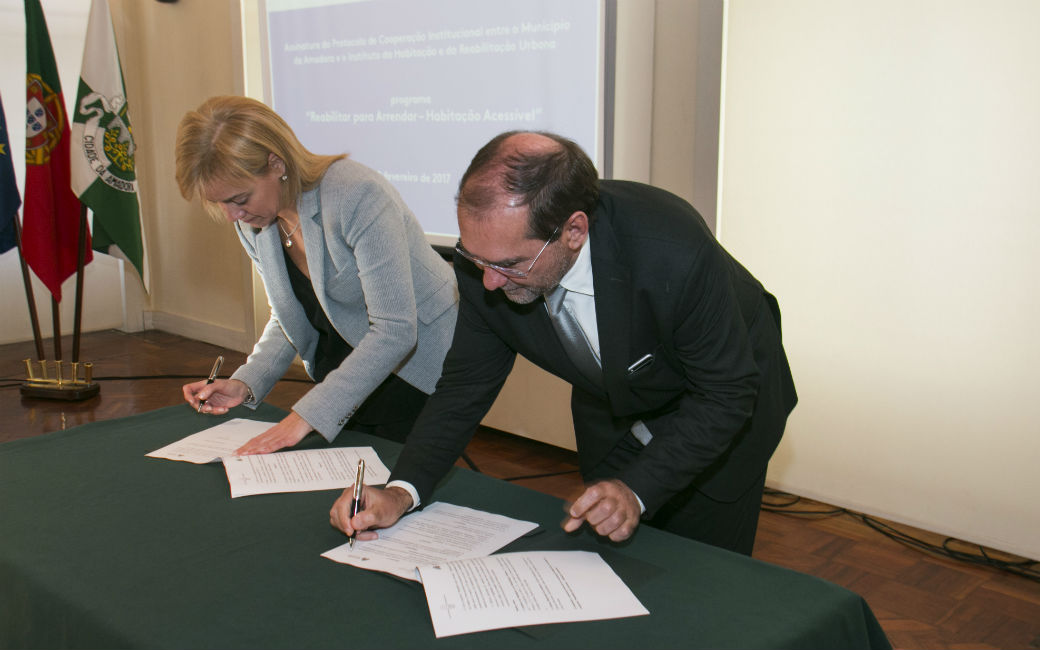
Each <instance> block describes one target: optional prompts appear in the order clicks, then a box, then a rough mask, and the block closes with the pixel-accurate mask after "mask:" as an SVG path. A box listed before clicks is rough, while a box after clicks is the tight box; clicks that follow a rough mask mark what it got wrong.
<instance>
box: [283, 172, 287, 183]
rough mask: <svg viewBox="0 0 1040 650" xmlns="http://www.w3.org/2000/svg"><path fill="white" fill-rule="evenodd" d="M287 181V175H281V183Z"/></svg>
mask: <svg viewBox="0 0 1040 650" xmlns="http://www.w3.org/2000/svg"><path fill="white" fill-rule="evenodd" d="M287 180H289V175H288V174H282V182H283V183H284V182H285V181H287Z"/></svg>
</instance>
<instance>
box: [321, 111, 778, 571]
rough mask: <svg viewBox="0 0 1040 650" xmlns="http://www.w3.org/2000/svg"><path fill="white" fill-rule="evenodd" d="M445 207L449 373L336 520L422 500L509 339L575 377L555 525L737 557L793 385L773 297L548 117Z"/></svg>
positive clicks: (673, 205) (693, 226)
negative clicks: (564, 509) (579, 482)
mask: <svg viewBox="0 0 1040 650" xmlns="http://www.w3.org/2000/svg"><path fill="white" fill-rule="evenodd" d="M458 220H459V231H460V234H461V236H460V239H459V243H458V245H457V246H456V255H455V273H456V276H457V278H458V285H459V294H460V305H459V316H458V322H457V324H456V329H455V337H454V341H453V344H452V347H451V350H450V351H449V352H448V356H447V358H446V359H445V362H444V372H443V374H442V376H441V379H440V381H439V383H438V384H437V388H436V391H435V392H434V394H433V395H432V396H431V397H430V399H429V402H428V403H427V405H426V408H425V409H424V410H423V412H422V414H421V415H420V416H419V419H418V421H417V422H416V425H415V428H414V429H413V430H412V433H411V434H410V436H409V438H408V442H407V444H406V446H405V448H404V450H403V452H402V454H401V457H400V459H399V460H398V462H397V464H396V466H395V467H394V470H393V473H392V476H391V481H390V483H388V484H387V487H386V489H384V490H368V491H366V495H367V498H366V503H365V510H364V511H362V512H361V513H359V514H358V515H356V516H354V518H353V519H351V517H350V516H349V513H348V506H349V495H348V494H347V492H345V493H344V496H343V497H341V498H340V500H339V501H337V502H336V504H335V505H334V506H333V509H332V512H331V514H330V517H331V520H332V523H333V525H334V526H336V527H338V528H340V529H342V530H343V531H344V532H346V533H348V534H351V533H354V532H355V530H357V531H366V532H362V533H360V535H361V536H360V538H361V539H366V538H368V537H373V536H375V535H374V533H373V532H372V531H371V530H370V529H376V528H382V527H386V526H389V525H391V524H392V523H394V522H395V521H397V519H398V518H399V517H400V516H401V515H402V514H404V513H405V512H407V511H408V510H409V509H411V508H414V507H415V506H416V505H418V504H420V503H425V502H428V501H429V499H430V496H431V494H432V492H433V489H434V486H435V484H436V483H437V481H439V480H440V479H441V478H442V477H443V476H444V474H445V473H446V472H447V471H448V469H449V468H450V467H451V466H452V464H453V463H454V461H455V460H456V458H458V456H459V455H460V454H461V453H462V451H463V450H464V448H465V446H466V444H467V443H468V441H469V439H470V437H471V436H472V435H473V432H474V431H475V429H476V427H477V425H478V424H479V422H480V420H481V419H482V418H483V416H484V415H485V413H486V412H487V411H488V409H489V408H490V407H491V404H492V402H493V401H494V399H495V397H496V395H497V394H498V391H499V389H500V388H501V387H502V384H503V382H504V381H505V379H506V377H507V375H508V374H509V371H510V369H511V368H512V365H513V361H514V359H515V356H516V354H517V353H520V354H522V355H524V356H525V357H527V358H528V359H530V360H531V361H532V362H534V363H535V364H537V365H539V366H541V367H542V368H544V369H545V370H547V371H549V372H551V373H553V374H555V375H557V376H559V377H561V378H563V379H565V380H566V381H568V382H570V384H571V385H572V394H571V409H572V414H573V417H574V429H575V436H576V442H577V448H578V455H579V459H580V465H581V472H582V475H583V477H584V478H585V479H586V482H587V487H586V490H585V492H584V493H583V494H582V495H581V496H580V497H579V498H578V499H577V500H576V501H575V502H574V503H573V504H571V505H570V506H569V507H568V515H569V517H568V518H567V519H566V520H565V522H564V524H563V525H564V528H565V529H566V530H576V529H577V528H579V527H580V526H581V525H583V524H585V523H587V524H588V525H590V526H591V527H592V528H593V529H594V530H595V531H596V532H597V533H598V534H600V535H603V536H606V537H609V538H610V539H612V540H614V541H620V540H624V539H626V538H628V537H629V536H630V535H632V533H633V532H634V531H635V530H636V528H637V526H638V525H639V523H640V522H641V521H642V522H645V523H648V524H649V525H652V526H656V527H659V528H664V529H666V530H670V531H673V532H676V533H678V534H680V535H684V536H687V537H691V538H693V539H697V540H701V541H704V542H707V543H710V544H714V545H717V546H720V547H723V548H728V549H731V550H735V551H738V552H741V553H745V554H750V553H751V550H752V546H753V544H754V538H755V529H756V526H757V522H758V511H759V506H760V504H761V498H762V491H763V488H764V482H765V472H766V465H767V463H768V461H769V458H770V456H771V455H772V453H773V450H774V449H775V448H776V445H777V443H778V442H779V441H780V437H781V435H782V434H783V430H784V426H785V423H786V420H787V416H788V414H789V413H790V411H791V409H792V408H794V405H795V402H796V401H797V397H796V395H795V389H794V383H793V380H792V378H791V373H790V369H789V367H788V363H787V358H786V356H785V354H784V350H783V345H782V343H781V339H780V311H779V307H778V306H777V303H776V300H775V299H774V298H773V296H771V295H770V294H769V293H768V292H766V291H765V289H763V287H762V285H761V284H760V283H759V282H758V281H757V280H756V279H755V278H754V277H752V276H751V274H750V273H748V271H747V270H746V269H744V267H742V266H741V265H740V264H739V263H738V262H737V261H736V260H734V259H733V258H732V257H730V255H729V254H728V253H727V252H726V251H725V250H723V248H722V247H721V246H720V245H719V243H718V242H717V240H716V239H715V238H714V237H713V236H712V234H711V232H710V231H709V230H708V228H707V227H706V226H705V224H704V221H703V220H702V219H701V217H700V215H698V214H697V212H696V211H695V210H694V209H693V208H692V207H691V206H690V205H689V204H688V203H686V202H685V201H683V200H682V199H680V198H678V197H676V196H674V195H672V194H669V193H668V192H665V191H663V190H660V189H656V188H653V187H650V186H647V185H643V184H639V183H631V182H624V181H609V180H603V181H601V180H599V178H598V176H597V173H596V170H595V167H594V165H593V164H592V162H591V161H590V160H589V159H588V157H587V156H586V155H585V153H584V152H583V151H582V150H581V149H580V148H579V147H578V146H577V145H576V144H574V143H573V142H571V141H569V140H566V139H564V138H561V137H559V136H555V135H552V134H546V133H529V132H511V133H505V134H502V135H500V136H497V137H496V138H494V139H493V140H491V141H490V142H489V143H488V144H487V145H485V146H484V147H483V148H482V149H481V150H480V151H479V152H478V153H477V155H476V156H475V157H474V159H473V161H472V163H471V164H470V167H469V169H468V170H467V171H466V173H465V175H464V176H463V178H462V181H461V182H460V184H459V197H458ZM561 303H562V305H563V312H564V313H563V316H560V317H558V318H561V319H564V320H560V321H558V322H559V323H560V324H559V325H557V323H555V322H554V319H553V317H551V316H550V311H551V310H552V312H553V313H554V314H555V313H556V310H557V309H559V305H560V304H561ZM568 318H569V319H570V320H569V322H568V321H567V320H566V319H568ZM558 328H559V329H558ZM568 328H569V329H568ZM575 332H576V334H575ZM570 337H574V338H575V339H576V340H577V341H578V344H572V343H568V340H569V338H570ZM531 408H538V405H537V404H532V405H531ZM348 492H349V490H348Z"/></svg>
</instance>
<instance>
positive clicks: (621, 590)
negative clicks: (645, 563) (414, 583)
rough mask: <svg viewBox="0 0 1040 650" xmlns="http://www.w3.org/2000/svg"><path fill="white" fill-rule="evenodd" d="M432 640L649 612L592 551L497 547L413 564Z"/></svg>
mask: <svg viewBox="0 0 1040 650" xmlns="http://www.w3.org/2000/svg"><path fill="white" fill-rule="evenodd" d="M419 573H420V575H421V576H422V583H423V589H425V590H426V601H427V604H428V605H429V607H430V617H431V618H432V619H433V630H434V633H435V634H436V636H437V637H438V638H440V637H445V636H453V635H456V634H467V633H470V632H480V631H482V630H496V629H500V628H506V627H519V626H524V625H539V624H543V623H566V622H571V621H593V620H602V619H607V618H624V617H628V616H643V615H646V614H649V613H650V612H648V611H647V609H646V608H645V607H643V605H642V603H640V602H639V600H638V599H637V598H636V597H635V595H634V594H633V593H632V591H631V590H630V589H629V588H628V587H627V586H626V585H625V583H623V582H622V581H621V579H620V578H618V576H617V574H616V573H614V571H613V570H612V569H611V568H610V566H609V565H608V564H607V563H606V562H604V561H603V558H601V557H600V556H599V554H597V553H589V552H587V551H542V552H526V553H502V554H499V555H492V556H490V557H480V558H469V559H465V560H455V561H451V562H444V563H441V564H436V565H433V566H423V567H419Z"/></svg>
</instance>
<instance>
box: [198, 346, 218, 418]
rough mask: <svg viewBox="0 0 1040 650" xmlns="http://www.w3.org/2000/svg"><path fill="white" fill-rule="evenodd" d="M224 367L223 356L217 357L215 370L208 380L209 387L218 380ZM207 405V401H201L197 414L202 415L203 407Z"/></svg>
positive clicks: (214, 365)
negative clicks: (219, 373) (218, 375)
mask: <svg viewBox="0 0 1040 650" xmlns="http://www.w3.org/2000/svg"><path fill="white" fill-rule="evenodd" d="M222 365H224V357H223V355H221V356H219V357H217V360H216V361H214V362H213V370H210V371H209V379H207V380H206V385H207V386H209V385H210V384H212V383H213V380H215V379H216V378H217V373H218V372H220V367H221V366H222ZM205 405H206V400H204V399H200V400H199V408H198V409H197V410H196V411H195V412H196V413H202V407H203V406H205Z"/></svg>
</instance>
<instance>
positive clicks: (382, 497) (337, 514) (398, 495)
mask: <svg viewBox="0 0 1040 650" xmlns="http://www.w3.org/2000/svg"><path fill="white" fill-rule="evenodd" d="M353 497H354V486H350V487H348V488H347V489H346V490H343V493H342V494H340V496H339V498H338V499H336V502H335V503H334V504H332V510H331V511H330V512H329V523H331V524H332V526H333V527H334V528H338V529H339V530H341V531H343V532H344V533H346V534H347V535H348V536H351V535H356V536H357V539H359V540H361V541H368V540H372V539H376V538H377V537H379V535H378V534H376V532H375V530H376V529H378V528H389V527H390V526H393V525H394V524H395V523H397V520H398V519H400V518H401V517H402V516H403V515H404V513H406V512H408V509H409V508H411V507H412V497H411V495H409V494H408V492H406V491H405V490H402V489H401V488H399V487H390V488H376V487H370V486H365V489H364V493H363V494H362V496H361V508H363V509H362V510H361V511H360V512H358V513H356V514H354V513H353V512H352V509H351V507H350V506H351V501H352V500H353Z"/></svg>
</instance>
